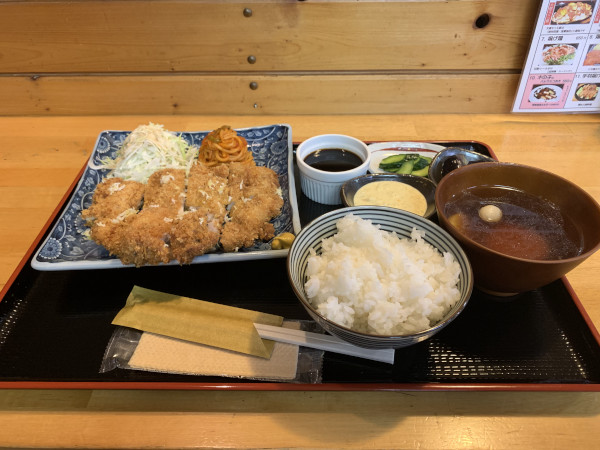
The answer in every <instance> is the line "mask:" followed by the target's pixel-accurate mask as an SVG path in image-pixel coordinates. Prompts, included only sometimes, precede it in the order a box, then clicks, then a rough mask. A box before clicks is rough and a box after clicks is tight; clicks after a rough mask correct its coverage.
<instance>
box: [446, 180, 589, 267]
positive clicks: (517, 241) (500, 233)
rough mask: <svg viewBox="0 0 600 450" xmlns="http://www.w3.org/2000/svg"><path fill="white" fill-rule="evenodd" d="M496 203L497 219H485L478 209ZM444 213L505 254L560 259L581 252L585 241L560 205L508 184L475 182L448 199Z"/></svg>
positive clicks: (466, 231)
mask: <svg viewBox="0 0 600 450" xmlns="http://www.w3.org/2000/svg"><path fill="white" fill-rule="evenodd" d="M486 205H495V206H497V207H498V208H500V209H501V210H502V219H501V220H499V221H498V222H486V221H485V220H483V219H481V218H480V217H479V209H480V208H482V207H483V206H486ZM444 213H445V214H446V216H447V217H448V218H449V220H450V223H452V224H453V225H454V226H455V227H457V228H458V229H460V230H461V232H462V233H464V234H465V235H466V236H467V237H469V238H470V239H472V240H473V241H475V242H477V243H479V244H481V245H483V246H484V247H487V248H490V249H492V250H495V251H497V252H499V253H503V254H505V255H509V256H514V257H517V258H524V259H535V260H559V259H566V258H572V257H575V256H577V255H579V254H580V253H581V252H582V249H583V242H581V240H580V239H579V238H575V237H576V236H578V235H579V233H577V229H576V226H575V224H573V223H572V221H570V220H569V219H568V218H567V217H565V216H564V215H563V214H561V212H560V209H559V208H558V206H556V205H555V204H553V203H552V202H549V201H548V200H545V199H542V198H540V197H537V196H535V195H532V194H528V193H526V192H523V191H521V190H518V189H514V188H508V187H505V186H475V187H471V188H469V189H466V190H464V191H462V192H460V193H458V194H456V195H454V196H453V197H452V198H450V199H449V201H448V202H447V203H446V205H445V207H444Z"/></svg>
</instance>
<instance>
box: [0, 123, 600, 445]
mask: <svg viewBox="0 0 600 450" xmlns="http://www.w3.org/2000/svg"><path fill="white" fill-rule="evenodd" d="M149 121H152V122H155V123H162V124H164V125H165V127H166V128H168V129H170V130H177V131H199V130H210V129H213V128H216V127H218V126H220V125H222V124H225V123H227V124H230V125H232V126H234V127H247V126H254V125H267V124H272V123H289V124H290V125H291V126H292V129H293V136H294V140H296V141H300V140H303V139H305V138H307V137H310V136H312V135H315V134H320V133H344V134H350V135H353V136H356V137H358V138H360V139H363V140H452V139H456V140H477V141H481V142H484V143H486V144H488V145H490V146H491V148H492V150H493V151H494V152H495V153H496V154H497V156H498V157H499V159H501V160H503V161H513V162H519V163H524V164H530V165H535V166H538V167H541V168H544V169H547V170H550V171H552V172H554V173H557V174H559V175H562V176H564V177H565V178H567V179H570V180H571V181H573V182H575V183H577V184H579V185H580V186H581V187H583V188H584V189H585V190H587V191H588V192H589V193H590V194H591V195H593V196H594V197H595V198H596V200H600V177H599V176H598V174H599V170H598V168H597V167H598V148H600V118H599V117H598V115H595V114H594V115H592V114H590V115H443V114H429V115H366V116H313V115H305V116H284V115H277V116H268V117H256V116H251V115H248V116H175V117H174V116H87V117H37V118H35V117H6V118H1V119H0V249H2V251H1V253H0V285H1V284H4V283H6V281H7V280H8V278H9V277H10V274H11V272H12V270H13V269H14V268H15V267H16V266H17V265H18V263H19V261H20V259H21V257H22V256H23V254H24V253H25V252H26V251H27V248H28V246H29V244H30V242H31V241H32V240H33V239H34V237H35V236H36V235H37V233H38V232H39V230H40V229H41V227H42V226H43V224H44V223H45V221H46V219H47V218H48V216H49V215H50V214H51V212H52V211H53V209H54V207H55V206H56V204H57V202H58V201H59V200H60V198H61V197H62V195H63V194H64V192H65V190H66V189H67V187H68V186H69V185H70V183H71V181H72V180H73V178H74V177H75V175H76V174H77V173H78V171H79V169H80V168H81V167H82V165H83V164H84V162H85V161H86V159H87V157H88V156H89V154H90V152H91V150H92V148H93V146H94V142H95V140H96V137H97V135H98V134H99V133H100V131H102V130H105V129H123V130H128V129H133V128H135V127H136V126H137V125H139V124H143V123H147V122H149ZM598 273H600V254H596V255H595V256H593V257H592V258H590V259H589V260H588V261H586V262H585V263H584V264H583V265H581V266H580V267H578V268H577V269H575V270H574V271H573V272H571V274H569V276H568V279H569V281H570V282H571V284H572V285H573V288H574V290H575V292H576V293H577V295H578V297H579V298H580V300H581V302H582V304H583V306H584V307H585V309H586V310H587V312H588V313H589V315H590V317H591V319H592V320H593V322H594V323H595V324H597V325H598V324H600V298H599V295H598V294H599V293H600V277H599V276H598ZM0 338H1V336H0ZM599 415H600V393H590V392H587V393H586V392H563V393H544V392H371V393H369V392H347V393H343V392H310V391H305V392H262V393H261V392H256V393H255V392H212V391H211V392H201V391H196V392H179V391H160V392H151V391H130V390H126V391H93V390H3V391H0V423H1V424H2V426H0V447H3V448H24V447H27V448H30V447H42V448H49V447H61V448H214V447H218V448H225V447H235V448H411V449H412V448H414V449H417V448H418V449H425V448H432V449H434V448H435V449H450V448H452V449H461V448H499V449H505V448H515V449H562V448H570V449H590V448H597V446H598V441H599V439H600V431H599V428H598V420H599Z"/></svg>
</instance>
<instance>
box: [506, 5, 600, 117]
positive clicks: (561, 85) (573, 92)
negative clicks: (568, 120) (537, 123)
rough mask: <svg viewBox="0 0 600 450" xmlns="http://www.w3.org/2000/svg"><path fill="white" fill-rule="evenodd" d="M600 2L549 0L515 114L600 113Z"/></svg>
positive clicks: (517, 99)
mask: <svg viewBox="0 0 600 450" xmlns="http://www.w3.org/2000/svg"><path fill="white" fill-rule="evenodd" d="M598 4H600V0H590V1H582V2H556V1H548V0H544V1H543V2H542V6H541V9H540V14H539V17H538V21H537V25H536V29H535V33H534V35H533V39H532V41H531V47H530V49H529V54H528V55H527V61H526V63H525V67H524V69H523V75H522V76H521V81H520V84H519V89H518V91H517V95H516V97H515V102H514V105H513V112H527V113H535V112H563V113H568V112H598V111H600V7H599V6H598Z"/></svg>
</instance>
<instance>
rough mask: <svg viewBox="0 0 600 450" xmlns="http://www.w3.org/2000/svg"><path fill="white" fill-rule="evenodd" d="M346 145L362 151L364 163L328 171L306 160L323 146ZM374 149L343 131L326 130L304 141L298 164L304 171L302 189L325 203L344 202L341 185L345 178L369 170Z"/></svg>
mask: <svg viewBox="0 0 600 450" xmlns="http://www.w3.org/2000/svg"><path fill="white" fill-rule="evenodd" d="M325 148H342V149H344V150H348V151H351V152H353V153H355V154H356V155H358V156H359V157H360V158H361V159H362V160H363V163H362V164H361V165H360V166H358V167H355V168H354V169H351V170H344V171H342V172H327V171H325V170H319V169H315V168H314V167H311V166H309V165H308V164H306V163H305V162H304V158H306V157H307V156H308V155H309V154H311V153H312V152H314V151H317V150H319V149H325ZM370 161H371V153H370V152H369V148H368V147H367V145H366V144H365V143H364V142H362V141H360V140H358V139H356V138H353V137H351V136H346V135H343V134H322V135H319V136H314V137H311V138H309V139H307V140H306V141H304V142H302V143H301V144H300V145H299V146H298V148H297V149H296V164H298V169H299V172H300V185H301V186H302V192H303V193H304V195H306V196H307V197H308V198H310V199H311V200H313V201H315V202H318V203H322V204H325V205H339V204H341V203H342V198H341V196H340V189H341V188H342V185H343V184H344V182H346V181H348V180H350V179H352V178H354V177H358V176H360V175H364V174H366V173H367V169H368V168H369V163H370Z"/></svg>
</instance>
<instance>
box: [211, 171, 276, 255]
mask: <svg viewBox="0 0 600 450" xmlns="http://www.w3.org/2000/svg"><path fill="white" fill-rule="evenodd" d="M229 174H230V175H229V195H230V197H231V199H232V204H231V208H230V210H229V217H228V219H227V220H226V223H225V226H224V227H223V232H222V234H221V245H222V247H223V250H225V251H226V252H231V251H237V250H238V249H240V248H243V247H249V246H251V245H252V244H253V243H254V241H255V240H257V239H259V240H263V241H266V240H269V239H271V238H272V237H273V235H274V227H273V224H272V223H270V222H269V221H270V220H271V219H273V218H274V217H277V216H278V215H279V214H280V212H281V208H282V206H283V197H282V195H281V189H280V186H279V178H278V177H277V174H276V173H275V172H274V171H273V170H271V169H269V168H267V167H261V166H249V165H244V164H239V163H232V164H230V168H229Z"/></svg>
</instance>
